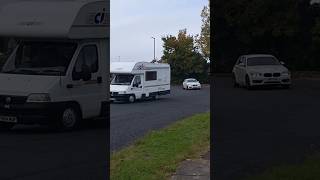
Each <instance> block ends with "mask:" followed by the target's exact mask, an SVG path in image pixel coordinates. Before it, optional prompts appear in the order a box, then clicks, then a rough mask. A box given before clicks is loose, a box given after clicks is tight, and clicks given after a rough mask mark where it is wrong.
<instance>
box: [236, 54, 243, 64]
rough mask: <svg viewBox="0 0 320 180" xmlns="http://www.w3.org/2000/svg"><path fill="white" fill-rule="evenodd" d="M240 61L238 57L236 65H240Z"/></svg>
mask: <svg viewBox="0 0 320 180" xmlns="http://www.w3.org/2000/svg"><path fill="white" fill-rule="evenodd" d="M241 59H242V57H241V56H240V57H239V58H238V60H237V65H239V64H240V63H241Z"/></svg>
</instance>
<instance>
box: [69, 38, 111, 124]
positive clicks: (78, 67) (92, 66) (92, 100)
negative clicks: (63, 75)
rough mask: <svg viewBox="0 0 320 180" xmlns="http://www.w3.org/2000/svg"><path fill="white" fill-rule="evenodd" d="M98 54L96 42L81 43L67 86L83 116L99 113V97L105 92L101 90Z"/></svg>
mask: <svg viewBox="0 0 320 180" xmlns="http://www.w3.org/2000/svg"><path fill="white" fill-rule="evenodd" d="M99 54H101V53H99V46H98V44H96V43H86V44H83V45H82V46H81V47H80V50H79V53H78V56H77V58H76V61H75V64H74V67H73V70H72V85H71V87H69V88H70V91H71V92H72V96H73V98H74V99H75V100H76V101H77V102H79V103H80V106H81V108H82V113H83V118H90V117H95V116H97V115H98V114H99V113H100V106H101V99H102V95H103V94H104V93H105V92H101V91H102V89H103V88H101V86H102V85H103V84H102V83H101V78H102V75H101V69H100V68H99V60H100V58H101V57H100V55H99Z"/></svg>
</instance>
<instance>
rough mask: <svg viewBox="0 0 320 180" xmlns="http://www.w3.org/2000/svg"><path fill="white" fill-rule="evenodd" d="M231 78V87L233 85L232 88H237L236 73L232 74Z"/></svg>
mask: <svg viewBox="0 0 320 180" xmlns="http://www.w3.org/2000/svg"><path fill="white" fill-rule="evenodd" d="M232 80H233V87H234V88H238V87H239V84H238V83H237V81H236V75H235V74H233V76H232Z"/></svg>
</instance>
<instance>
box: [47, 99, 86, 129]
mask: <svg viewBox="0 0 320 180" xmlns="http://www.w3.org/2000/svg"><path fill="white" fill-rule="evenodd" d="M81 119H82V117H81V112H80V109H79V108H78V107H77V106H76V105H68V106H66V107H65V108H64V109H63V110H62V111H60V113H59V114H58V117H57V120H56V122H54V123H53V124H51V127H52V128H54V129H55V130H59V131H71V130H74V129H76V128H78V127H79V125H80V121H81Z"/></svg>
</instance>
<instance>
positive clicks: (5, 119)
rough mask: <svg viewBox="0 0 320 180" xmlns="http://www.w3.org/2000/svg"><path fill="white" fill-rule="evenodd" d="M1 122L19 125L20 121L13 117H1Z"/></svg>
mask: <svg viewBox="0 0 320 180" xmlns="http://www.w3.org/2000/svg"><path fill="white" fill-rule="evenodd" d="M0 122H9V123H17V122H18V119H17V118H16V117H11V116H0Z"/></svg>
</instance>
